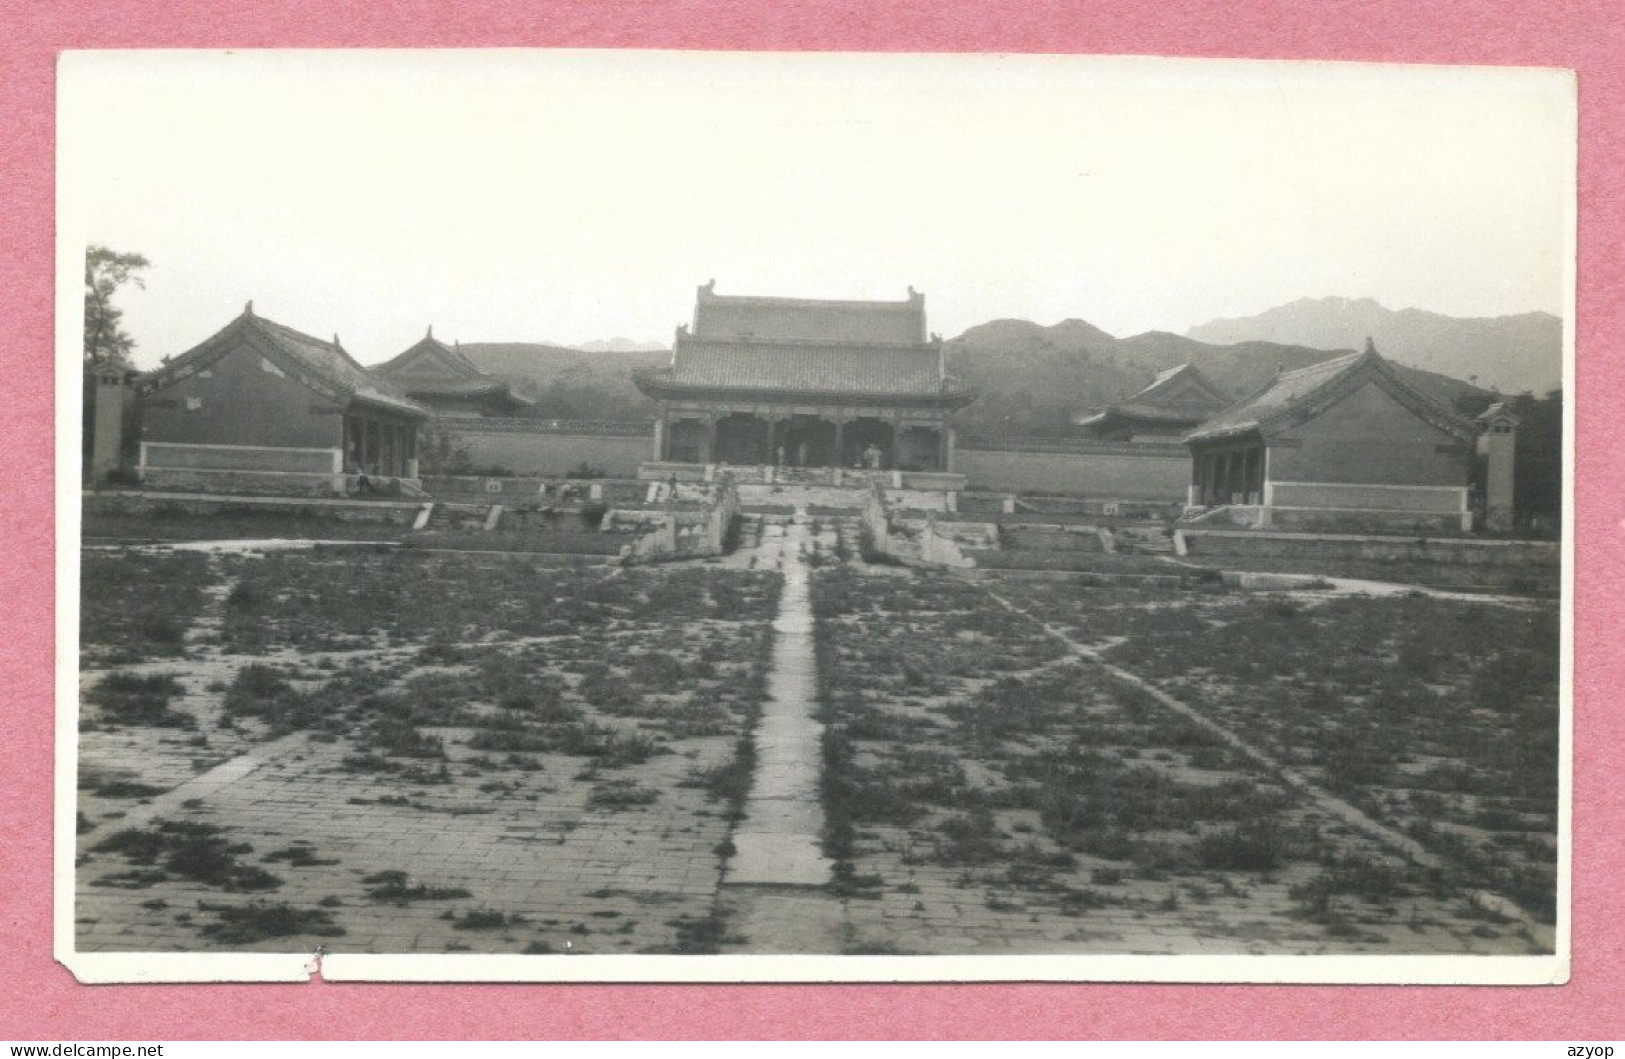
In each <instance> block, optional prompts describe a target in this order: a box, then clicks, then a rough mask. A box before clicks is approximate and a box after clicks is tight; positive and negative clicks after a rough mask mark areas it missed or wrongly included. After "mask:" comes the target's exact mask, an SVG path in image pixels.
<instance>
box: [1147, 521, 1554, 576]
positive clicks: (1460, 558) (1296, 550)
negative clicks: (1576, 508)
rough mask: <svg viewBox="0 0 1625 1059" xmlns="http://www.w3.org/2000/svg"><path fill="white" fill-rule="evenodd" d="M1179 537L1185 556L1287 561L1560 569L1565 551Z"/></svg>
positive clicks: (1549, 544) (1237, 535)
mask: <svg viewBox="0 0 1625 1059" xmlns="http://www.w3.org/2000/svg"><path fill="white" fill-rule="evenodd" d="M1175 537H1176V538H1178V539H1182V541H1183V544H1182V547H1183V549H1184V553H1185V554H1187V555H1191V556H1215V555H1256V556H1268V557H1272V558H1283V559H1362V560H1370V561H1375V562H1435V563H1450V564H1456V565H1462V566H1502V567H1512V566H1545V567H1550V568H1552V569H1556V568H1557V566H1558V563H1559V562H1560V560H1561V557H1562V550H1561V548H1560V546H1559V545H1558V544H1557V543H1556V542H1554V541H1504V540H1476V539H1471V538H1451V537H1431V538H1430V537H1388V536H1364V535H1355V534H1330V533H1323V534H1316V533H1269V532H1263V531H1247V530H1233V531H1225V530H1195V529H1180V530H1177V531H1175Z"/></svg>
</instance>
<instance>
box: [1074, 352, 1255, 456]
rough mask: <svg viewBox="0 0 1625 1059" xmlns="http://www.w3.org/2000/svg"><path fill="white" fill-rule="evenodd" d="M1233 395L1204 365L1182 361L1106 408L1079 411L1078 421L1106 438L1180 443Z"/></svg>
mask: <svg viewBox="0 0 1625 1059" xmlns="http://www.w3.org/2000/svg"><path fill="white" fill-rule="evenodd" d="M1230 401H1231V398H1230V397H1229V396H1228V395H1226V394H1225V392H1224V391H1223V390H1220V389H1219V388H1218V387H1217V386H1215V385H1213V383H1212V382H1211V381H1210V380H1209V379H1208V377H1207V376H1206V375H1203V374H1202V372H1201V369H1199V368H1197V367H1196V366H1195V365H1194V364H1181V365H1179V366H1178V367H1176V368H1169V369H1168V370H1166V371H1163V372H1159V373H1158V374H1157V376H1156V377H1155V378H1154V379H1152V380H1151V382H1150V384H1149V385H1147V386H1146V387H1144V388H1143V389H1141V390H1138V391H1136V392H1134V393H1132V394H1129V395H1128V396H1127V397H1124V398H1122V399H1121V400H1119V401H1116V402H1114V403H1112V404H1109V405H1107V406H1106V407H1105V408H1100V409H1096V410H1094V411H1091V412H1085V413H1082V414H1080V415H1078V416H1076V417H1074V418H1073V420H1072V425H1073V426H1075V427H1077V428H1079V430H1080V431H1081V432H1082V433H1083V434H1084V435H1085V436H1087V437H1092V438H1099V439H1100V440H1102V441H1150V442H1162V443H1164V444H1167V443H1177V442H1178V441H1179V440H1180V439H1182V438H1183V437H1184V436H1185V435H1186V434H1189V433H1190V432H1191V431H1193V430H1195V429H1196V428H1197V427H1199V426H1201V425H1202V423H1203V422H1204V421H1206V420H1207V419H1208V418H1209V417H1210V416H1212V415H1213V414H1215V413H1216V412H1218V411H1220V410H1221V409H1223V408H1225V407H1226V406H1228V405H1229V404H1230Z"/></svg>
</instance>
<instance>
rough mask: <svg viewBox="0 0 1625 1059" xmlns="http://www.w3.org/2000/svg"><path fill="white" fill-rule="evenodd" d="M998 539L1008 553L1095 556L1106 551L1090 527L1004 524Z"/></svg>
mask: <svg viewBox="0 0 1625 1059" xmlns="http://www.w3.org/2000/svg"><path fill="white" fill-rule="evenodd" d="M999 537H1000V540H1001V541H1002V542H1003V546H1004V548H1005V549H1007V550H1020V551H1046V552H1094V553H1100V552H1104V551H1105V550H1106V545H1105V541H1104V540H1103V539H1102V538H1101V535H1100V530H1099V529H1098V528H1097V527H1095V526H1092V525H1077V526H1062V525H1034V524H1031V523H1014V524H1012V523H1008V522H1006V523H1004V524H1003V525H1001V526H1000V529H999Z"/></svg>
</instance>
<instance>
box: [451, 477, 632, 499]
mask: <svg viewBox="0 0 1625 1059" xmlns="http://www.w3.org/2000/svg"><path fill="white" fill-rule="evenodd" d="M422 482H423V489H424V491H425V492H427V493H428V494H429V495H430V496H433V497H435V498H437V499H441V498H443V499H447V500H453V499H464V498H467V499H478V500H485V501H488V502H490V503H493V504H504V505H507V506H515V505H518V504H533V503H556V502H558V501H559V500H560V499H568V500H571V501H581V502H586V501H592V500H602V501H604V502H606V503H635V502H637V501H639V500H641V499H642V498H643V496H644V494H645V493H646V492H648V484H647V483H646V482H640V481H638V480H637V479H635V478H598V479H590V480H589V479H574V478H556V477H539V476H536V475H516V476H513V477H508V476H503V477H485V476H481V475H468V474H434V475H424V477H423V479H422ZM543 486H546V487H547V490H548V491H547V494H546V495H543V493H542V488H543ZM561 488H562V489H564V490H565V491H566V493H565V494H564V496H562V497H561V494H560V489H561Z"/></svg>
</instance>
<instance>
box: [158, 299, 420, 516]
mask: <svg viewBox="0 0 1625 1059" xmlns="http://www.w3.org/2000/svg"><path fill="white" fill-rule="evenodd" d="M136 394H137V401H138V403H139V406H140V417H141V456H140V463H139V465H138V468H137V473H138V474H139V475H140V477H141V479H142V481H143V482H144V483H145V484H146V485H148V486H149V487H153V488H170V489H178V490H198V491H204V492H233V491H240V492H250V493H283V494H291V495H307V496H319V495H334V494H343V493H346V492H349V491H351V490H352V489H353V488H355V487H356V486H357V484H358V481H359V478H360V477H361V476H363V475H365V476H368V478H369V479H374V478H384V479H388V478H394V479H402V480H405V481H406V482H408V483H410V484H412V485H416V484H417V477H418V467H417V463H418V461H417V433H418V427H419V425H420V424H421V423H422V422H423V421H424V420H425V419H426V418H427V417H428V415H429V410H428V409H427V408H425V407H423V406H422V405H420V404H418V403H417V402H415V401H412V400H411V399H410V398H408V397H406V396H405V395H404V394H402V393H401V392H400V391H398V390H397V389H395V388H394V387H393V386H391V385H390V384H389V383H388V382H386V381H384V380H382V379H380V378H377V377H375V376H374V375H372V374H371V373H370V372H369V371H368V370H367V369H366V368H364V367H362V366H361V365H360V364H358V363H357V362H356V361H355V360H354V359H353V358H352V357H351V356H350V354H349V353H348V352H346V351H345V349H344V347H343V346H341V345H340V344H339V340H338V337H337V336H336V335H335V336H334V338H333V340H332V341H331V342H329V341H325V340H323V339H320V338H314V337H312V336H310V335H307V334H304V333H302V332H299V331H295V330H294V329H293V328H291V327H286V326H284V325H282V324H279V323H276V322H275V321H272V320H267V319H265V318H264V317H262V316H256V315H255V314H254V304H253V303H252V302H250V303H248V305H247V307H245V308H244V310H243V313H242V315H241V316H238V317H237V318H236V319H235V320H233V321H231V323H229V324H227V325H226V326H225V327H223V328H222V329H221V330H220V331H218V332H216V333H215V334H214V335H212V336H210V337H209V338H208V339H205V340H204V341H203V342H202V343H200V344H199V345H197V346H195V347H194V348H192V349H190V350H187V351H186V352H185V353H182V354H181V355H180V356H178V357H175V358H173V359H171V360H169V361H168V362H166V363H165V364H164V365H162V366H161V367H159V368H157V369H155V370H154V371H151V372H148V373H147V374H146V375H143V376H142V377H141V378H140V379H138V380H137V382H136Z"/></svg>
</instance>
